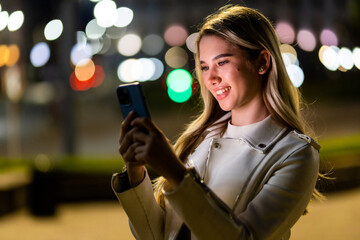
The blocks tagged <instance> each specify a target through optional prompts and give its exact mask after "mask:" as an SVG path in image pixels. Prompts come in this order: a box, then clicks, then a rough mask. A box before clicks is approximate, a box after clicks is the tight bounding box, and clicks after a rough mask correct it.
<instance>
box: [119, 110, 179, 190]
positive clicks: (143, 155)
mask: <svg viewBox="0 0 360 240" xmlns="http://www.w3.org/2000/svg"><path fill="white" fill-rule="evenodd" d="M122 129H123V131H126V130H127V131H126V133H125V135H121V136H120V153H121V154H122V155H123V157H124V159H125V162H128V165H127V166H130V167H134V166H142V167H143V166H144V164H148V165H149V166H150V167H151V168H152V169H153V170H154V171H155V172H156V173H157V174H159V175H161V176H164V177H165V178H166V179H167V180H168V182H169V184H170V186H169V187H170V188H176V187H177V186H178V185H179V184H180V182H181V180H182V178H183V175H184V172H185V170H186V168H185V166H184V164H183V163H182V162H181V161H180V160H179V159H178V157H177V156H176V154H175V152H174V150H173V148H172V146H171V144H170V142H169V140H168V139H167V138H166V136H165V135H164V134H163V132H162V131H161V130H160V129H159V128H157V127H156V126H155V124H154V123H153V122H152V121H151V120H150V119H148V118H135V117H134V115H131V116H129V118H127V119H126V120H125V121H124V123H123V128H122ZM128 129H131V130H128ZM122 134H123V133H122Z"/></svg>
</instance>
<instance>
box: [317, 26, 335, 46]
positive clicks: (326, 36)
mask: <svg viewBox="0 0 360 240" xmlns="http://www.w3.org/2000/svg"><path fill="white" fill-rule="evenodd" d="M320 42H321V44H322V45H327V46H331V45H333V46H337V45H338V38H337V36H336V34H335V33H334V32H333V31H332V30H330V29H324V30H322V31H321V33H320Z"/></svg>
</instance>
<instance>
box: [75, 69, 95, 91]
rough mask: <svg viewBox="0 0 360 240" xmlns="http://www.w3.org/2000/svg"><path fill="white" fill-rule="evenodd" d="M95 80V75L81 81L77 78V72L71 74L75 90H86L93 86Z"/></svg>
mask: <svg viewBox="0 0 360 240" xmlns="http://www.w3.org/2000/svg"><path fill="white" fill-rule="evenodd" d="M94 82H95V77H92V78H89V79H88V80H86V81H80V80H79V79H77V78H76V75H75V72H72V73H71V75H70V86H71V88H72V89H73V90H74V91H86V90H89V89H90V88H92V86H93V85H94Z"/></svg>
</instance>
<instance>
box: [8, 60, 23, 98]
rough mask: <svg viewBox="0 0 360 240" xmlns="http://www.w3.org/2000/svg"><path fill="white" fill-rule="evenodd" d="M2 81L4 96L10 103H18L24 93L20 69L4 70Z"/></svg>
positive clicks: (15, 67)
mask: <svg viewBox="0 0 360 240" xmlns="http://www.w3.org/2000/svg"><path fill="white" fill-rule="evenodd" d="M4 80H5V82H4V83H5V93H6V96H7V97H8V98H9V100H10V101H11V102H18V101H19V100H20V99H21V97H22V95H23V91H24V89H23V84H22V81H21V71H20V68H19V67H18V66H13V67H10V68H6V69H5V74H4Z"/></svg>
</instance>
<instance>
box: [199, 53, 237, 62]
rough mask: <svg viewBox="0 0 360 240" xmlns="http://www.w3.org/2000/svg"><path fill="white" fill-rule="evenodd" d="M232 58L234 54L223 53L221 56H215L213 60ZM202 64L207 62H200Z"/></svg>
mask: <svg viewBox="0 0 360 240" xmlns="http://www.w3.org/2000/svg"><path fill="white" fill-rule="evenodd" d="M231 56H234V54H232V53H222V54H219V55H217V56H215V57H214V58H213V60H217V59H219V58H222V57H231ZM200 63H201V64H202V63H205V62H204V61H202V60H200Z"/></svg>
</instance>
